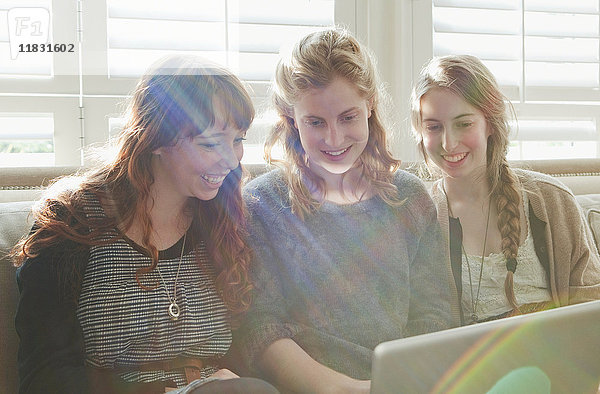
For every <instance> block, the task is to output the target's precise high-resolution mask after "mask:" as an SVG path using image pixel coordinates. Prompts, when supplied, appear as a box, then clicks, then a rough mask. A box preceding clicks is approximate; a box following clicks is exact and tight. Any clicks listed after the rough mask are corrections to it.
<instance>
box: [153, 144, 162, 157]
mask: <svg viewBox="0 0 600 394" xmlns="http://www.w3.org/2000/svg"><path fill="white" fill-rule="evenodd" d="M162 153H163V147H162V146H161V147H160V148H158V149H155V150H153V151H152V154H153V155H156V156H160V155H161V154H162Z"/></svg>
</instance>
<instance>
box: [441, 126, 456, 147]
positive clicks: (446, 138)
mask: <svg viewBox="0 0 600 394" xmlns="http://www.w3.org/2000/svg"><path fill="white" fill-rule="evenodd" d="M457 145H458V139H457V138H456V135H455V133H454V132H453V131H452V130H450V129H449V128H447V127H444V131H443V136H442V148H444V150H445V151H446V152H452V150H453V149H454V148H455V147H456V146H457Z"/></svg>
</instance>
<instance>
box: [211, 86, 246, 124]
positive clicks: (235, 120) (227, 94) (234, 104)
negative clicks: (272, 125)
mask: <svg viewBox="0 0 600 394" xmlns="http://www.w3.org/2000/svg"><path fill="white" fill-rule="evenodd" d="M222 82H226V81H222ZM227 82H229V83H221V84H219V85H220V86H218V88H217V90H216V92H215V94H214V96H213V100H211V101H216V103H214V104H217V106H218V107H219V109H220V111H216V110H213V111H212V113H213V119H212V123H211V125H212V124H214V116H215V114H218V115H219V116H220V117H221V120H222V121H223V123H224V124H225V127H227V126H233V127H235V128H236V129H237V130H240V131H246V130H248V128H250V125H251V124H252V121H253V120H254V106H253V105H252V100H251V99H250V96H249V95H248V92H247V91H246V89H244V87H243V86H242V85H241V84H235V83H231V82H232V81H227ZM212 104H213V103H211V106H212Z"/></svg>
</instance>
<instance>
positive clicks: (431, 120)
mask: <svg viewBox="0 0 600 394" xmlns="http://www.w3.org/2000/svg"><path fill="white" fill-rule="evenodd" d="M473 115H475V114H474V113H466V114H461V115H458V116H455V117H454V118H452V120H457V119H460V118H464V117H465V116H473ZM423 122H439V120H437V119H435V118H427V119H423Z"/></svg>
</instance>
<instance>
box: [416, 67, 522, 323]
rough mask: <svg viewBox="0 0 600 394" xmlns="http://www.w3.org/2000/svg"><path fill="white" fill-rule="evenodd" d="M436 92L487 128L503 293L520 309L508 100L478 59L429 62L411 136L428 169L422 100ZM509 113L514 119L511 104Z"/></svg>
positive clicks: (517, 196)
mask: <svg viewBox="0 0 600 394" xmlns="http://www.w3.org/2000/svg"><path fill="white" fill-rule="evenodd" d="M434 88H444V89H448V90H450V91H451V92H453V93H454V94H456V95H457V96H458V97H462V98H463V100H465V101H466V102H467V103H469V104H470V105H472V106H473V107H475V108H477V109H478V110H480V111H481V112H482V113H483V114H484V117H485V120H486V122H487V124H488V127H490V130H491V134H490V136H489V137H488V139H487V153H486V178H487V180H488V181H489V183H490V198H493V200H494V201H495V203H496V208H497V210H498V229H499V230H500V234H501V235H502V253H503V254H504V256H505V257H506V259H507V273H506V279H505V282H504V290H505V293H506V297H507V299H508V302H509V303H510V305H511V306H512V307H513V308H514V309H515V310H516V311H518V310H519V307H518V305H517V301H516V298H515V294H514V288H513V273H514V271H515V269H516V257H517V252H518V250H519V243H520V236H521V222H520V216H521V213H520V209H519V204H521V187H520V184H519V181H518V178H517V175H516V174H515V172H514V171H513V170H512V168H511V167H510V166H509V165H508V161H507V159H506V154H507V152H508V144H509V136H510V124H509V118H508V115H507V104H506V102H508V100H507V99H506V97H505V96H504V95H503V94H502V93H501V92H500V89H499V88H498V84H497V82H496V79H495V78H494V75H493V74H492V73H491V72H490V70H489V69H488V68H487V67H486V66H485V65H484V64H483V63H482V62H481V60H479V59H478V58H476V57H474V56H470V55H449V56H442V57H436V58H433V59H432V60H431V61H430V62H429V63H428V64H427V65H425V67H423V69H422V70H421V74H420V75H419V78H418V79H417V81H416V82H415V85H414V87H413V90H412V95H411V110H412V111H411V121H412V126H413V133H414V135H415V137H416V139H417V143H418V146H419V149H420V151H421V154H422V155H423V157H424V159H425V162H426V163H427V167H428V168H429V169H430V170H431V169H432V165H431V163H430V161H429V158H428V157H427V152H426V150H425V146H424V144H423V136H422V134H421V129H422V117H421V99H422V98H423V96H424V95H425V94H426V93H427V92H429V91H430V90H431V89H434ZM508 109H509V110H510V111H511V113H512V114H513V115H514V109H513V108H512V106H510V105H509V106H508Z"/></svg>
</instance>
